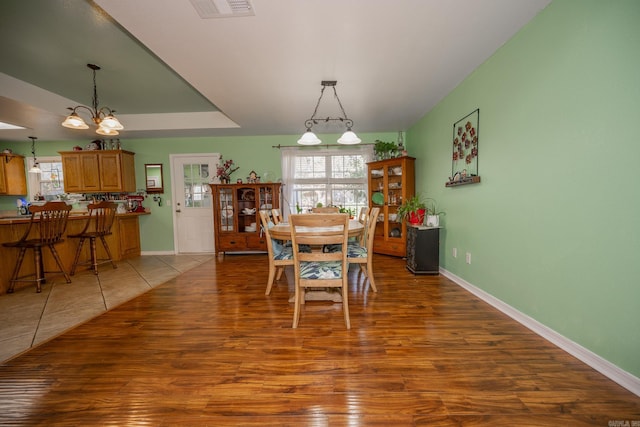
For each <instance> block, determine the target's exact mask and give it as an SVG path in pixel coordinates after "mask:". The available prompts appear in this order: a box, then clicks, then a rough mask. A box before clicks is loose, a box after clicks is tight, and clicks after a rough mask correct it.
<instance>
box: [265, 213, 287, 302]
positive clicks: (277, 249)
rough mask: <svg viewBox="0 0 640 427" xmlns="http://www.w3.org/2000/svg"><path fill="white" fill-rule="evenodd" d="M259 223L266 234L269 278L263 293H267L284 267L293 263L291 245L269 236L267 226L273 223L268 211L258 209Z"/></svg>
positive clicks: (269, 226) (280, 275) (279, 276)
mask: <svg viewBox="0 0 640 427" xmlns="http://www.w3.org/2000/svg"><path fill="white" fill-rule="evenodd" d="M260 224H261V226H262V232H263V233H264V235H265V236H266V241H267V253H268V256H269V278H268V279H267V290H266V291H265V292H264V294H265V295H269V294H270V293H271V287H272V286H273V282H274V280H280V278H281V277H282V273H283V272H284V268H285V267H286V266H287V265H293V252H292V248H291V246H285V245H284V244H282V242H281V241H280V240H276V239H272V238H271V233H269V228H271V227H272V226H273V223H272V222H271V221H270V218H269V211H264V210H261V211H260Z"/></svg>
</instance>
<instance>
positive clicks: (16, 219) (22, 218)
mask: <svg viewBox="0 0 640 427" xmlns="http://www.w3.org/2000/svg"><path fill="white" fill-rule="evenodd" d="M150 214H151V211H150V210H149V209H147V210H146V211H145V212H127V213H123V214H116V217H117V218H123V217H124V218H126V217H128V216H140V215H150ZM88 215H89V212H87V211H71V213H70V214H69V220H73V219H82V218H86V217H87V216H88ZM30 220H31V215H16V214H15V213H11V212H10V211H9V212H6V211H5V212H4V213H2V212H0V224H21V223H25V222H29V221H30Z"/></svg>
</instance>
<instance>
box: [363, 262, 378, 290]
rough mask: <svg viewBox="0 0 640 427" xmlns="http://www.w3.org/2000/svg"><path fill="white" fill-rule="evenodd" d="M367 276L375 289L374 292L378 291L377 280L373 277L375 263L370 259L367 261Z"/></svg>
mask: <svg viewBox="0 0 640 427" xmlns="http://www.w3.org/2000/svg"><path fill="white" fill-rule="evenodd" d="M363 267H364V266H363ZM367 278H368V279H369V283H370V284H371V289H373V292H378V288H376V281H375V279H374V278H373V263H372V262H371V260H369V262H368V263H367Z"/></svg>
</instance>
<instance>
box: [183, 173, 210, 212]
mask: <svg viewBox="0 0 640 427" xmlns="http://www.w3.org/2000/svg"><path fill="white" fill-rule="evenodd" d="M183 173H184V195H185V200H184V205H185V207H186V208H209V207H210V206H211V195H210V194H209V189H210V187H209V185H208V183H209V165H208V164H200V163H193V164H188V165H184V167H183Z"/></svg>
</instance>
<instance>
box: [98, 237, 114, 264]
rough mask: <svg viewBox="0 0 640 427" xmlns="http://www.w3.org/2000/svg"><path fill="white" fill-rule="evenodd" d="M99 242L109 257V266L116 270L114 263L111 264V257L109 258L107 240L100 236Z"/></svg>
mask: <svg viewBox="0 0 640 427" xmlns="http://www.w3.org/2000/svg"><path fill="white" fill-rule="evenodd" d="M100 241H101V242H102V246H104V250H105V252H107V256H108V257H109V261H111V266H112V267H113V268H118V266H117V265H116V263H115V262H113V257H112V256H111V250H109V245H107V240H106V239H105V238H104V236H100Z"/></svg>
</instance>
